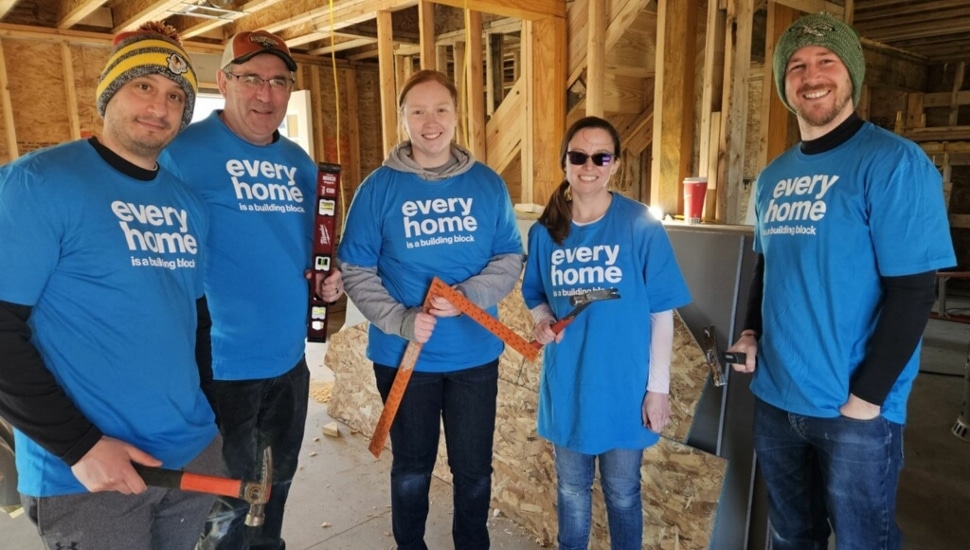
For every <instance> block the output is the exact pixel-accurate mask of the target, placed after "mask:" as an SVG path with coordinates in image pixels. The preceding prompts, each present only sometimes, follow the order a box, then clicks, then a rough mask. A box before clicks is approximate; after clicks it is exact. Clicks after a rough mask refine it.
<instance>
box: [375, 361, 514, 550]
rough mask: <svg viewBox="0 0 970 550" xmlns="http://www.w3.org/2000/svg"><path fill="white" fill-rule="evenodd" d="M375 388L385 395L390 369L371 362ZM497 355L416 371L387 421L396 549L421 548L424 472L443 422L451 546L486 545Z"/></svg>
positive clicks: (474, 548) (465, 549) (471, 548)
mask: <svg viewBox="0 0 970 550" xmlns="http://www.w3.org/2000/svg"><path fill="white" fill-rule="evenodd" d="M374 374H375V376H376V378H377V389H378V391H379V392H380V394H381V399H383V400H385V401H386V400H387V395H388V393H389V392H390V389H391V385H392V384H393V383H394V377H395V376H396V375H397V369H396V368H393V367H388V366H384V365H377V364H375V365H374ZM497 394H498V360H495V361H492V362H490V363H486V364H484V365H482V366H479V367H474V368H470V369H464V370H459V371H453V372H443V373H429V372H415V373H413V374H412V375H411V381H410V382H409V383H408V387H407V391H405V392H404V398H403V399H402V400H401V406H400V408H399V409H398V412H397V416H396V417H395V418H394V423H393V424H392V425H391V446H392V450H393V453H394V459H393V462H392V464H391V522H392V529H393V532H394V540H395V541H396V542H397V546H398V549H399V550H426V549H427V546H426V545H425V542H424V530H425V527H424V526H425V520H426V519H427V517H428V491H429V490H430V488H431V471H432V470H433V469H434V464H435V459H436V458H437V455H438V438H439V434H440V432H441V423H442V421H443V422H444V426H445V443H446V445H447V448H448V466H449V467H450V468H451V473H452V474H453V475H454V480H453V484H454V488H453V490H454V497H453V498H454V508H455V513H454V517H453V520H452V528H451V532H452V537H453V539H454V543H455V548H460V549H462V550H484V549H487V548H488V547H489V537H488V508H489V504H490V501H491V496H492V438H493V435H494V433H495V398H496V396H497Z"/></svg>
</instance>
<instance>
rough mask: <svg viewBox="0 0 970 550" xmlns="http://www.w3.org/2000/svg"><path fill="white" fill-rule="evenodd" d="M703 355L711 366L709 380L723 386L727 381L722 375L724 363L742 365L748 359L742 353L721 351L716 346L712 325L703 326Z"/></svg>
mask: <svg viewBox="0 0 970 550" xmlns="http://www.w3.org/2000/svg"><path fill="white" fill-rule="evenodd" d="M704 357H705V358H706V359H707V365H708V366H709V367H710V368H711V381H712V382H713V383H714V385H715V386H723V385H724V384H725V383H727V379H726V378H725V377H724V370H725V365H729V364H731V363H737V364H739V365H743V364H744V362H745V361H747V360H748V356H747V355H746V354H744V353H741V352H730V351H721V350H720V349H719V348H718V347H717V336H716V335H715V334H714V325H708V326H706V327H704Z"/></svg>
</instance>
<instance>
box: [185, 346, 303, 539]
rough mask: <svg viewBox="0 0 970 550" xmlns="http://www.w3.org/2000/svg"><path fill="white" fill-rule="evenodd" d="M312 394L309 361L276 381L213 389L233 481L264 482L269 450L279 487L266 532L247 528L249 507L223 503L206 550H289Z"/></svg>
mask: <svg viewBox="0 0 970 550" xmlns="http://www.w3.org/2000/svg"><path fill="white" fill-rule="evenodd" d="M309 393H310V369H309V368H307V364H306V359H305V358H303V359H300V362H299V363H297V364H296V366H294V367H293V368H292V369H290V370H289V371H288V372H286V373H285V374H282V375H280V376H277V377H276V378H266V379H260V380H216V381H215V382H214V383H213V394H214V396H215V404H216V408H217V409H218V410H217V411H216V418H217V419H218V421H219V431H220V432H221V433H222V437H223V447H222V456H223V459H224V460H225V461H226V470H227V471H228V472H229V476H230V477H234V478H243V479H249V480H259V477H260V467H261V466H262V461H263V456H262V452H263V449H264V448H265V447H267V446H268V447H269V448H270V449H272V453H273V484H272V487H271V492H270V498H269V502H267V503H266V508H265V520H264V523H263V525H262V527H258V528H253V527H247V526H246V525H245V523H244V521H245V519H246V513H247V512H248V511H249V505H248V504H246V503H245V502H244V501H242V500H239V499H232V498H220V499H219V500H217V501H216V505H215V506H214V507H213V509H212V513H211V514H210V516H209V521H208V523H207V524H206V532H205V537H204V538H203V540H202V542H201V543H200V544H199V548H200V549H203V550H209V549H213V548H219V549H223V550H245V549H247V548H249V549H253V550H255V549H266V550H282V549H284V548H286V544H285V543H284V542H283V539H282V538H281V532H282V530H283V507H284V505H285V504H286V497H287V496H288V495H289V492H290V484H291V483H292V482H293V475H294V474H295V473H296V466H297V460H298V458H299V454H300V447H301V445H303V431H304V425H305V423H306V415H307V400H308V399H309Z"/></svg>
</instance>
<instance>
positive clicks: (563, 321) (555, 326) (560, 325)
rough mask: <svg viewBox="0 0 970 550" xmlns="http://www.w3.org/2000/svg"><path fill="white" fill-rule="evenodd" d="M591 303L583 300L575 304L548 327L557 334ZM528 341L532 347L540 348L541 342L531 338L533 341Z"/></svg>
mask: <svg viewBox="0 0 970 550" xmlns="http://www.w3.org/2000/svg"><path fill="white" fill-rule="evenodd" d="M591 303H592V302H585V303H582V304H580V305H578V306H576V309H574V310H572V311H570V312H569V313H567V314H566V316H565V317H563V318H562V319H560V320H558V321H556V322H555V323H554V324H553V325H552V326H550V327H549V328H551V329H552V332H553V333H555V334H559V333H560V332H562V329H564V328H566V326H567V325H568V324H569V323H572V322H573V321H575V320H576V316H577V315H579V313H580V312H581V311H583V310H584V309H586V306H588V305H589V304H591ZM529 343H530V344H532V347H534V348H535V349H542V344H540V343H539V341H538V340H533V341H531V342H529Z"/></svg>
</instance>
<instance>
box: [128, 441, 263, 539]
mask: <svg viewBox="0 0 970 550" xmlns="http://www.w3.org/2000/svg"><path fill="white" fill-rule="evenodd" d="M132 466H134V467H135V471H136V472H138V475H140V476H141V478H142V479H143V480H145V484H146V485H152V486H154V487H165V488H168V489H181V490H182V491H192V492H194V493H205V494H209V495H219V496H224V497H232V498H238V499H241V500H244V501H246V502H247V503H248V504H249V513H247V514H246V525H248V526H250V527H259V526H260V525H262V524H263V513H264V510H265V507H266V502H267V501H269V494H270V489H271V487H270V486H271V484H272V482H273V454H272V452H271V451H270V449H269V447H266V448H265V449H263V466H262V472H261V475H260V480H259V481H244V480H241V479H230V478H226V477H216V476H207V475H201V474H193V473H190V472H183V471H180V470H166V469H164V468H152V467H149V466H144V465H142V464H136V463H132Z"/></svg>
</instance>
